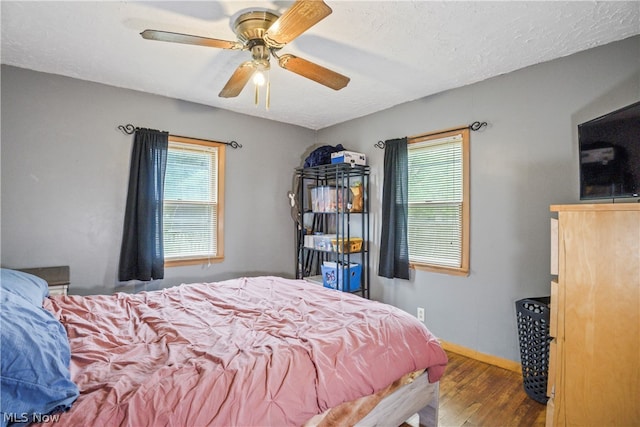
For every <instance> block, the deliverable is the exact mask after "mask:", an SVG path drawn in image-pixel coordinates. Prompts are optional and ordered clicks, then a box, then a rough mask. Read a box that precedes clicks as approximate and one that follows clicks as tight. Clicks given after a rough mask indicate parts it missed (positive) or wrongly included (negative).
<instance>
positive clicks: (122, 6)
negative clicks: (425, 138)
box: [1, 0, 640, 129]
mask: <svg viewBox="0 0 640 427" xmlns="http://www.w3.org/2000/svg"><path fill="white" fill-rule="evenodd" d="M325 1H326V3H327V4H328V5H329V6H330V7H331V8H332V9H333V13H332V14H331V15H329V16H328V17H327V18H325V19H324V20H323V21H321V22H320V23H318V24H317V25H315V26H314V27H312V28H311V29H310V30H308V31H307V32H306V33H304V34H303V35H302V36H300V37H298V38H297V39H296V40H294V41H293V42H292V43H290V44H289V45H287V46H285V48H284V49H282V50H281V51H280V53H281V54H283V53H293V54H295V55H298V56H300V57H302V58H305V59H308V60H311V61H314V62H316V63H318V64H320V65H323V66H325V67H327V68H330V69H332V70H335V71H337V72H339V73H342V74H345V75H347V76H349V77H350V78H351V82H350V83H349V85H348V86H347V87H346V88H344V89H342V90H341V91H337V92H336V91H333V90H331V89H328V88H326V87H324V86H321V85H319V84H317V83H314V82H312V81H310V80H307V79H305V78H302V77H300V76H298V75H296V74H293V73H291V72H288V71H286V70H283V69H281V68H278V67H277V66H275V64H274V67H272V71H271V76H270V77H271V108H270V109H269V111H266V110H265V109H264V106H263V105H261V106H259V107H255V106H254V102H253V90H252V87H251V85H248V86H247V87H246V88H245V90H244V91H243V92H242V93H241V94H240V96H238V97H237V98H232V99H224V98H219V97H218V93H219V92H220V90H221V89H222V87H223V86H224V84H225V83H226V81H227V80H228V78H229V77H230V76H231V74H232V73H233V71H234V69H235V68H236V67H237V66H238V65H239V64H240V63H241V62H243V61H246V60H248V59H250V54H249V53H248V52H246V51H244V52H242V51H229V50H221V49H214V48H207V47H201V46H190V45H184V44H175V43H165V42H157V41H150V40H144V39H143V38H142V37H140V35H139V33H140V32H141V31H142V30H144V29H147V28H151V29H158V30H165V31H173V32H180V33H188V34H195V35H201V36H205V37H212V38H219V39H227V40H235V36H234V34H233V31H232V30H231V26H230V20H231V17H232V16H233V15H235V14H236V13H237V12H238V11H240V10H243V9H248V8H251V7H256V6H257V7H261V8H265V7H266V8H270V9H274V10H278V11H279V12H283V11H284V10H286V9H287V8H288V7H289V6H290V5H291V4H292V2H291V1H268V2H267V1H254V2H246V1H176V2H167V1H144V2H133V1H125V2H122V1H105V2H95V1H90V2H78V1H70V2H57V1H43V2H37V1H15V2H14V1H5V0H2V2H1V8H2V9H1V15H2V50H1V59H2V63H3V64H9V65H14V66H17V67H22V68H28V69H33V70H37V71H44V72H48V73H54V74H60V75H64V76H70V77H75V78H79V79H83V80H89V81H94V82H99V83H105V84H108V85H113V86H118V87H123V88H129V89H135V90H140V91H144V92H149V93H153V94H159V95H164V96H168V97H172V98H178V99H184V100H187V101H193V102H197V103H201V104H206V105H211V106H214V107H218V108H223V109H227V110H231V111H236V112H239V113H244V114H248V115H252V116H259V117H265V118H269V119H272V120H277V121H281V122H286V123H291V124H295V125H300V126H303V127H306V128H310V129H321V128H323V127H326V126H330V125H333V124H336V123H340V122H343V121H347V120H350V119H353V118H356V117H360V116H364V115H367V114H370V113H373V112H375V111H379V110H383V109H386V108H389V107H392V106H394V105H397V104H401V103H404V102H407V101H411V100H414V99H418V98H422V97H425V96H428V95H431V94H434V93H437V92H441V91H444V90H447V89H451V88H455V87H460V86H464V85H467V84H470V83H474V82H477V81H481V80H484V79H487V78H489V77H493V76H496V75H500V74H504V73H508V72H510V71H513V70H517V69H520V68H523V67H526V66H529V65H533V64H536V63H540V62H544V61H549V60H552V59H554V58H558V57H562V56H566V55H569V54H572V53H574V52H578V51H581V50H585V49H589V48H592V47H595V46H598V45H602V44H606V43H609V42H612V41H616V40H621V39H624V38H627V37H630V36H633V35H636V34H640V2H639V1H631V2H622V1H606V2H597V1H596V2H594V1H588V2H582V1H533V2H520V1H501V2H489V1H473V2H464V1H343V0H325Z"/></svg>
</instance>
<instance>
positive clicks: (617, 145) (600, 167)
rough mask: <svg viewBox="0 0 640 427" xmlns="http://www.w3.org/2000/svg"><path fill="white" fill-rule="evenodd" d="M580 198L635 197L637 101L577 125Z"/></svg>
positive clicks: (638, 187) (639, 142) (639, 148)
mask: <svg viewBox="0 0 640 427" xmlns="http://www.w3.org/2000/svg"><path fill="white" fill-rule="evenodd" d="M578 142H579V146H580V199H581V200H589V199H617V198H624V197H638V192H639V191H640V102H636V103H634V104H631V105H627V106H626V107H623V108H620V109H619V110H616V111H612V112H611V113H608V114H605V115H604V116H601V117H598V118H595V119H593V120H589V121H588V122H584V123H582V124H580V125H578Z"/></svg>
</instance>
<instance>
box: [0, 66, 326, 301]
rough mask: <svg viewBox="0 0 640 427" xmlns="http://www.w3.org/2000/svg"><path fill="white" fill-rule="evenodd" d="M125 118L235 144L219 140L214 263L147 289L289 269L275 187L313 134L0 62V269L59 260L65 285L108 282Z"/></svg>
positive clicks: (125, 153) (108, 286) (284, 210)
mask: <svg viewBox="0 0 640 427" xmlns="http://www.w3.org/2000/svg"><path fill="white" fill-rule="evenodd" d="M127 123H132V124H134V125H137V126H141V127H150V128H155V129H162V130H167V131H169V132H171V133H173V134H177V135H185V136H191V137H196V138H197V137H200V138H205V139H213V140H218V141H230V140H236V141H238V142H240V143H241V144H243V148H242V149H239V150H233V149H230V148H228V149H227V156H226V158H227V161H226V186H225V204H226V214H225V220H224V221H225V248H224V249H225V260H224V262H222V263H217V264H211V265H210V266H191V267H175V268H168V269H166V271H165V279H164V280H163V281H162V282H161V283H159V282H155V283H152V284H150V285H148V286H146V288H147V289H153V288H156V287H160V286H168V285H173V284H179V283H181V282H191V281H209V280H219V279H225V278H230V277H237V276H239V275H257V274H277V275H284V276H289V277H290V276H292V275H293V266H294V265H295V264H294V258H293V257H294V242H293V232H292V230H293V221H292V219H291V216H290V213H289V211H290V209H289V205H288V198H287V191H288V190H289V189H290V188H291V186H292V174H293V169H294V168H295V167H297V166H299V165H300V164H301V159H303V158H304V153H305V152H306V151H307V149H308V147H309V146H310V145H312V144H313V142H314V141H315V132H314V131H311V130H308V129H305V128H301V127H297V126H291V125H287V124H282V123H277V122H273V121H268V120H264V119H257V118H253V117H249V116H244V115H240V114H236V113H232V112H228V111H224V110H219V109H213V108H210V107H205V106H202V105H198V104H193V103H187V102H183V101H178V100H175V99H169V98H164V97H160V96H154V95H149V94H144V93H141V92H136V91H131V90H124V89H119V88H115V87H110V86H105V85H101V84H96V83H90V82H85V81H80V80H76V79H71V78H67V77H61V76H56V75H52V74H44V73H38V72H34V71H28V70H24V69H19V68H15V67H9V66H2V146H1V148H2V261H1V262H2V266H3V267H14V268H20V267H34V266H49V265H69V266H70V267H71V281H72V284H71V292H72V293H80V294H86V293H101V292H107V293H108V292H111V291H113V290H114V289H115V288H116V285H117V284H118V283H117V281H116V271H117V266H118V257H119V252H120V244H121V239H122V223H123V217H124V206H125V201H126V193H127V182H128V179H129V161H130V157H131V144H132V140H133V137H132V136H130V135H125V134H123V133H122V132H120V131H118V130H117V126H118V125H120V124H127ZM274 249H275V250H274ZM143 288H145V287H141V286H138V287H134V288H133V289H132V287H131V286H129V287H124V288H123V287H118V288H117V290H120V289H122V290H140V289H143Z"/></svg>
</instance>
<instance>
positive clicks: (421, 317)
mask: <svg viewBox="0 0 640 427" xmlns="http://www.w3.org/2000/svg"><path fill="white" fill-rule="evenodd" d="M416 317H417V318H418V320H419V321H421V322H424V308H422V307H418V313H416Z"/></svg>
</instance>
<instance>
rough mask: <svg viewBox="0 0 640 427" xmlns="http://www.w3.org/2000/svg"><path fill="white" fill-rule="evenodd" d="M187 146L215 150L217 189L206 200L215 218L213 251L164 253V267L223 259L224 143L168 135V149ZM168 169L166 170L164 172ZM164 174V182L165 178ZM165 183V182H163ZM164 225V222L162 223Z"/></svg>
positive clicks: (182, 201)
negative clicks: (194, 254)
mask: <svg viewBox="0 0 640 427" xmlns="http://www.w3.org/2000/svg"><path fill="white" fill-rule="evenodd" d="M185 147H186V148H187V149H193V150H196V151H210V150H212V149H213V150H216V151H217V153H216V159H217V167H216V172H217V174H218V176H217V178H216V179H215V183H216V184H217V189H216V191H215V192H214V194H215V195H216V197H215V199H216V200H212V201H210V202H206V203H207V204H211V205H212V206H213V207H214V212H215V219H214V218H212V221H211V227H212V228H213V236H214V239H215V253H210V254H207V255H198V256H193V255H185V256H175V257H168V256H167V255H166V254H165V262H164V265H165V267H175V266H181V265H194V264H208V263H213V262H221V261H223V260H224V177H225V147H226V145H225V144H224V143H218V142H213V141H205V140H201V139H195V138H186V137H181V136H175V135H169V150H172V149H174V150H175V149H179V148H185ZM168 173H169V171H168V170H167V172H166V174H168ZM166 174H165V183H166V180H167V177H166ZM165 185H166V184H165ZM163 203H164V204H165V210H166V206H167V205H168V204H176V203H184V204H187V205H188V204H190V203H191V204H197V203H202V202H191V201H185V200H168V199H164V200H163ZM164 227H166V224H165V225H164ZM163 234H164V230H163Z"/></svg>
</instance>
